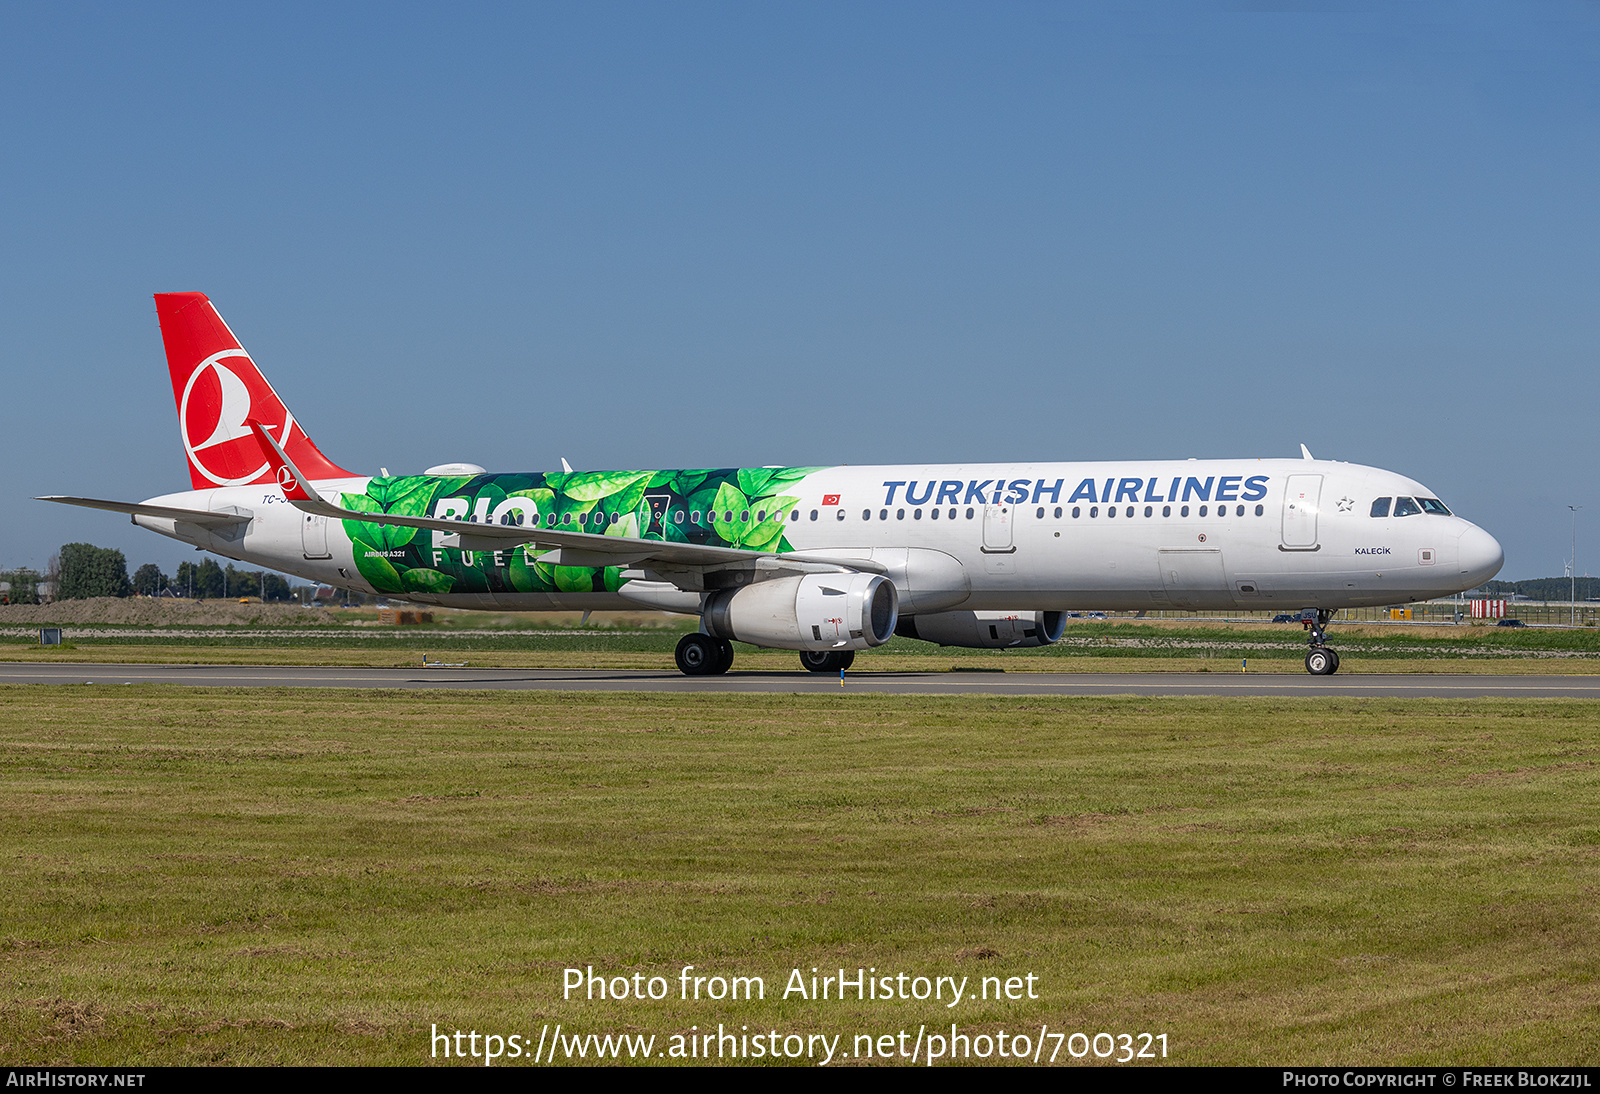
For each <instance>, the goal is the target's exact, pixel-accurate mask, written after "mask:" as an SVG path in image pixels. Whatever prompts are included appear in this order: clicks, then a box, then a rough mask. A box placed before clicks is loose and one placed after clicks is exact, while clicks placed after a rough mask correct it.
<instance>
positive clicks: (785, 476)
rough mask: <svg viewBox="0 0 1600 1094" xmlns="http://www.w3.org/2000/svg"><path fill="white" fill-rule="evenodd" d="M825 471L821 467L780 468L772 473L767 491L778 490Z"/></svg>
mask: <svg viewBox="0 0 1600 1094" xmlns="http://www.w3.org/2000/svg"><path fill="white" fill-rule="evenodd" d="M821 470H823V469H822V468H820V467H779V468H775V469H774V470H773V472H772V478H771V479H770V480H768V482H767V489H769V490H777V489H779V488H781V487H784V486H787V485H789V484H790V483H795V482H799V481H800V480H801V479H803V478H805V477H806V476H807V475H811V474H815V473H816V472H818V471H821Z"/></svg>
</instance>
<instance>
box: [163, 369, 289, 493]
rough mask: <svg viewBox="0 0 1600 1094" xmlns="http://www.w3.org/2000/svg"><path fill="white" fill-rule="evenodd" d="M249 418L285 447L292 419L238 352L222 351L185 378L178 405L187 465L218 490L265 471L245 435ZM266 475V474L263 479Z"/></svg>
mask: <svg viewBox="0 0 1600 1094" xmlns="http://www.w3.org/2000/svg"><path fill="white" fill-rule="evenodd" d="M252 418H254V419H255V420H256V421H258V422H260V423H261V424H262V426H263V427H264V428H265V429H266V430H267V431H268V432H269V433H272V434H274V435H275V438H276V440H277V441H278V443H279V444H281V445H284V446H287V445H288V443H289V433H290V431H291V430H292V429H293V428H294V418H293V417H292V416H291V415H290V414H289V411H288V409H287V408H285V407H284V405H283V403H282V402H280V401H279V399H278V396H277V395H276V394H275V393H274V392H273V390H272V389H271V388H270V387H268V386H267V383H266V381H265V380H264V379H263V378H262V376H261V373H260V372H258V371H257V370H256V366H255V362H253V361H251V360H250V355H249V354H247V353H245V351H244V350H242V349H225V350H223V351H222V352H220V353H216V354H213V355H212V356H210V357H208V358H206V359H205V360H204V361H202V362H201V363H200V365H199V366H198V367H197V368H196V369H195V370H194V371H193V372H192V373H190V374H189V381H188V383H187V384H185V385H184V388H183V399H182V401H181V402H180V403H179V405H178V420H179V424H180V427H181V429H182V432H183V447H184V450H185V451H186V452H187V453H188V455H189V464H190V466H191V467H193V468H195V470H197V471H199V472H200V474H201V475H203V476H205V477H206V479H208V480H209V481H211V482H213V483H215V484H216V485H218V486H243V485H245V484H247V483H252V482H255V481H257V480H259V479H260V478H261V477H262V475H264V474H266V473H267V472H268V471H269V470H270V468H269V466H268V464H267V462H266V461H265V460H264V459H263V458H262V455H261V446H260V445H259V444H258V443H257V442H256V439H255V437H254V436H252V435H251V433H250V427H249V425H248V424H246V423H248V422H249V421H250V419H252ZM269 477H270V476H269Z"/></svg>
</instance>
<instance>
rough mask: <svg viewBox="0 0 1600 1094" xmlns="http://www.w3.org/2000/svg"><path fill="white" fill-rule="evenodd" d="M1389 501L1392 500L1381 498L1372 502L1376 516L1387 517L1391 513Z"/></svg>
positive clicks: (1373, 512)
mask: <svg viewBox="0 0 1600 1094" xmlns="http://www.w3.org/2000/svg"><path fill="white" fill-rule="evenodd" d="M1389 501H1390V499H1389V498H1379V499H1378V500H1377V501H1375V502H1373V503H1372V515H1373V516H1375V517H1386V516H1388V515H1389Z"/></svg>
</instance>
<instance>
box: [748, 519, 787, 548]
mask: <svg viewBox="0 0 1600 1094" xmlns="http://www.w3.org/2000/svg"><path fill="white" fill-rule="evenodd" d="M782 535H783V523H782V522H781V521H776V520H764V521H761V522H760V523H759V524H754V525H752V526H751V527H750V530H749V531H748V532H746V533H745V534H744V538H743V546H745V547H748V548H750V549H751V550H753V551H767V550H771V544H772V543H773V541H774V540H776V539H778V537H780V536H782Z"/></svg>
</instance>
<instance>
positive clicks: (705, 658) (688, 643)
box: [672, 634, 733, 676]
mask: <svg viewBox="0 0 1600 1094" xmlns="http://www.w3.org/2000/svg"><path fill="white" fill-rule="evenodd" d="M672 657H673V660H675V661H677V662H678V671H679V672H681V673H683V674H684V675H685V676H720V675H722V674H723V673H725V672H727V671H728V670H729V669H730V668H732V667H733V643H732V642H729V641H728V640H727V639H726V638H712V637H711V636H710V635H709V634H686V635H684V636H683V637H682V638H680V639H678V648H677V649H676V650H674V651H673V654H672Z"/></svg>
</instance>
